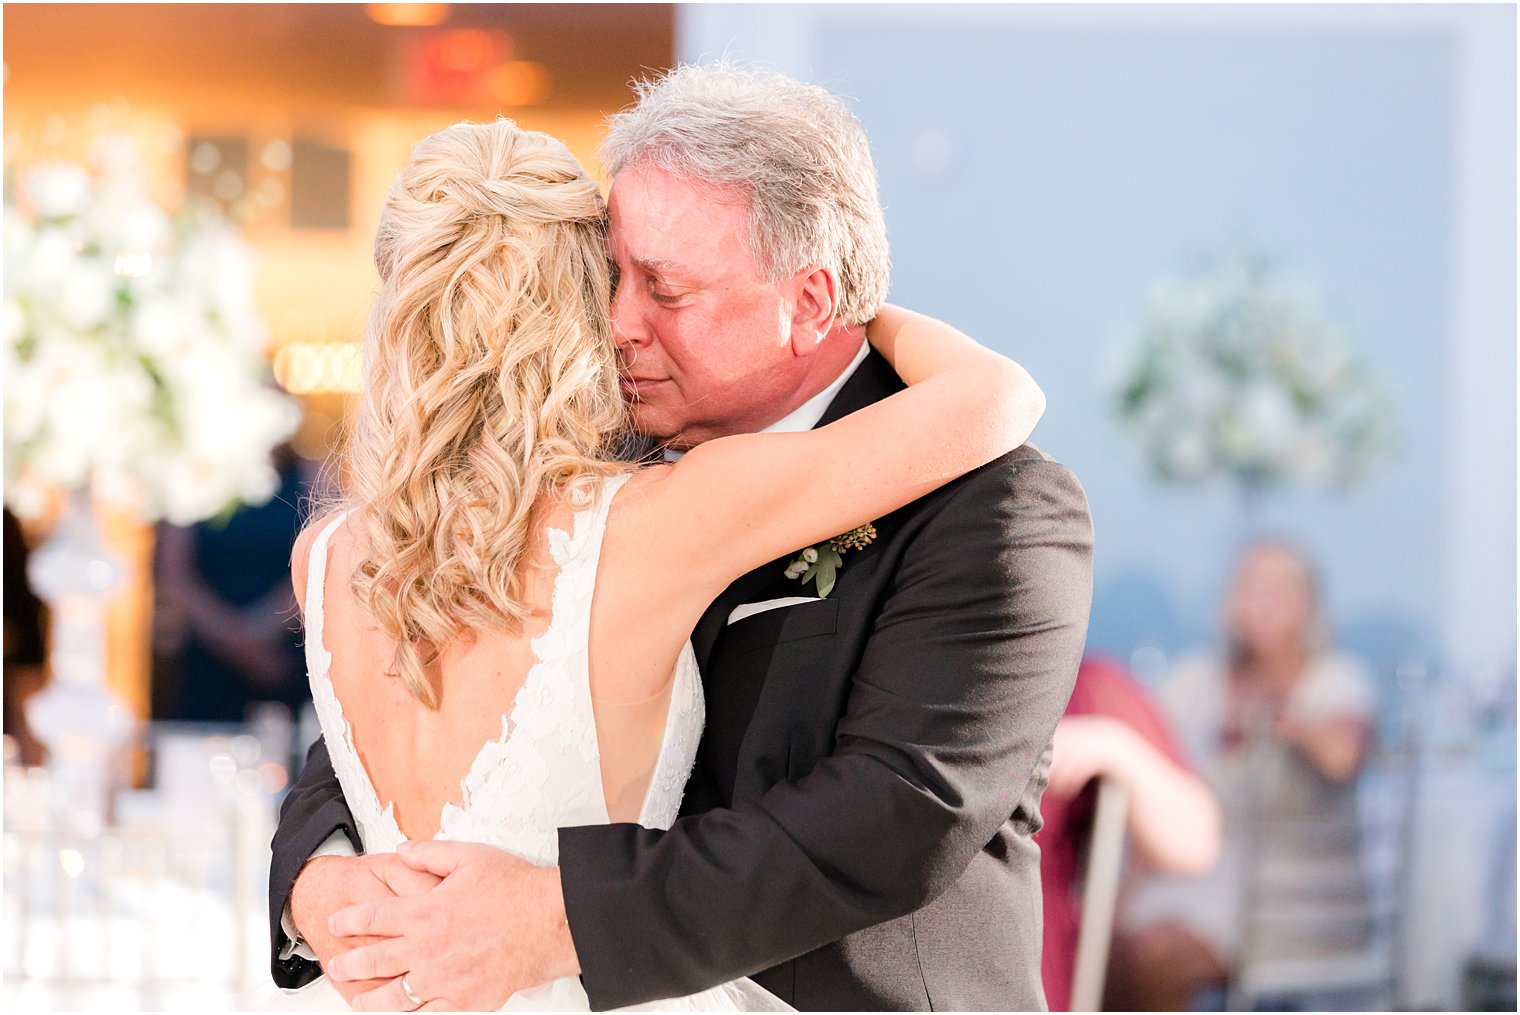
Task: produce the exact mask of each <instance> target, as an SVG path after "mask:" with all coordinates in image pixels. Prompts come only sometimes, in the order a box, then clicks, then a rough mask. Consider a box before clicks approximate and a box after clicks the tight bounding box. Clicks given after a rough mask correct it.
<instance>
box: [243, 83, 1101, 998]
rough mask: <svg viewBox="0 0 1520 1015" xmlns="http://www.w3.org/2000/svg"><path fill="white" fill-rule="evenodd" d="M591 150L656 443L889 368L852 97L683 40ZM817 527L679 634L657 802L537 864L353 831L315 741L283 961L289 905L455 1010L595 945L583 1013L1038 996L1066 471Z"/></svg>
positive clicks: (1009, 479) (294, 832)
mask: <svg viewBox="0 0 1520 1015" xmlns="http://www.w3.org/2000/svg"><path fill="white" fill-rule="evenodd" d="M603 157H604V159H605V161H606V164H607V167H608V168H609V170H610V171H611V172H612V173H613V174H614V180H613V186H612V191H611V195H610V197H609V233H608V245H609V250H610V254H611V257H612V259H613V262H614V263H615V265H616V267H617V272H618V287H617V291H616V294H615V296H614V301H613V315H614V322H615V325H616V332H617V341H618V344H619V348H620V350H621V352H622V354H623V359H624V363H625V376H624V379H623V384H624V390H625V392H626V394H627V395H628V397H629V400H630V403H631V406H632V411H633V418H634V423H635V426H636V428H637V429H638V430H639V431H640V432H641V433H643V434H644V435H646V436H647V437H649V438H650V439H652V440H653V441H655V442H657V443H659V444H660V445H662V446H663V447H664V448H665V449H666V454H667V455H679V454H681V453H682V452H684V451H685V450H687V449H689V448H692V447H694V446H696V445H697V444H700V443H702V442H703V441H707V440H711V439H713V438H715V437H720V436H724V435H726V434H733V433H743V432H755V431H797V430H803V429H808V428H811V427H814V426H818V425H822V424H827V423H829V422H831V421H832V420H834V419H837V418H839V417H841V416H843V415H845V414H847V413H850V412H853V411H855V410H857V409H860V408H862V407H864V406H866V405H869V404H870V403H872V402H875V401H877V400H879V399H881V398H884V397H886V396H887V395H889V394H891V393H892V392H893V391H896V390H898V389H900V388H901V386H902V385H901V382H900V381H899V380H898V378H897V377H896V376H895V375H894V374H893V373H892V371H891V369H890V368H889V367H888V366H887V365H886V362H885V361H884V360H883V359H882V358H881V357H880V356H879V355H878V354H876V353H874V352H872V351H871V350H870V347H869V346H868V345H867V343H866V341H865V324H866V323H867V322H868V321H869V320H870V319H871V318H872V316H873V315H874V314H875V312H876V308H877V307H878V306H879V305H880V304H881V303H882V302H883V300H884V299H885V296H886V289H887V281H888V272H889V259H888V248H887V242H886V230H885V226H884V224H883V217H882V211H881V205H880V200H879V198H878V195H877V185H876V172H875V168H874V166H873V165H872V162H871V155H870V149H869V146H868V144H867V141H866V138H865V133H864V131H863V130H862V129H861V126H860V124H859V122H858V121H857V120H856V119H855V118H854V116H853V115H851V113H850V112H849V110H848V109H847V108H846V107H845V106H844V104H843V103H841V102H840V101H839V100H838V99H837V98H835V97H834V96H832V95H830V94H829V93H828V92H827V91H825V90H824V89H822V88H818V87H816V86H812V85H807V84H802V83H799V82H796V81H793V80H791V79H789V78H786V77H783V76H781V75H776V74H769V73H763V72H759V71H753V70H747V69H741V68H737V67H734V66H732V65H728V64H716V65H707V66H695V67H692V66H688V67H681V68H678V69H677V70H675V71H673V72H671V73H670V74H668V75H666V76H665V77H663V78H661V79H660V80H657V81H655V82H653V83H646V84H643V85H641V86H640V88H639V101H638V103H637V105H635V106H634V107H633V108H632V109H631V110H629V111H627V112H624V113H620V114H618V115H617V116H615V117H613V119H612V122H611V125H610V130H609V134H608V137H607V139H606V142H605V144H604V146H603ZM778 287H780V288H782V290H783V291H784V292H785V293H786V294H787V299H789V300H795V301H808V300H814V301H818V302H819V303H820V305H822V304H823V302H824V301H827V305H830V306H833V307H834V308H836V311H835V315H834V323H833V325H832V327H831V328H829V330H827V331H826V332H824V333H822V334H819V335H816V336H810V337H807V338H798V337H797V336H796V335H794V334H793V333H792V332H791V331H790V330H789V329H788V327H787V326H786V324H785V322H783V321H781V320H777V319H775V315H774V314H772V313H770V312H769V311H767V310H766V307H770V306H774V305H775V300H774V299H761V298H759V297H760V296H762V295H770V296H774V293H775V291H776V290H777V289H778ZM838 479H839V482H840V483H842V484H844V483H849V482H850V463H849V462H848V461H842V462H840V463H839V471H838ZM802 549H803V548H799V552H801V550H802ZM811 549H812V550H813V551H814V552H815V553H817V552H819V550H828V551H831V557H830V559H831V561H837V562H838V566H837V567H835V568H832V569H830V571H829V573H828V574H827V575H825V574H824V573H822V572H817V573H816V574H815V576H814V580H813V581H812V582H811V583H809V584H807V585H802V584H799V580H798V579H799V576H798V570H797V569H796V568H794V567H791V566H790V564H791V561H792V559H793V557H794V556H796V555H789V556H788V557H786V558H782V559H780V560H777V561H775V562H774V563H773V564H771V565H768V566H766V567H762V568H759V569H757V570H756V571H754V572H752V573H750V574H749V575H746V576H745V577H743V578H740V579H739V580H738V581H737V582H735V583H734V584H733V585H732V586H730V587H729V589H728V590H727V591H726V592H724V594H723V595H721V596H720V597H719V598H718V599H717V600H716V601H715V602H714V603H713V604H712V606H711V608H709V609H708V611H707V612H706V614H705V615H704V616H703V617H702V619H701V621H700V622H699V623H698V625H697V628H696V630H695V631H694V632H693V635H692V642H693V646H694V648H695V651H696V655H697V659H698V661H699V663H700V665H701V669H702V674H703V684H704V687H705V692H706V697H707V726H706V730H705V733H704V737H703V742H702V747H701V750H700V753H699V756H698V760H697V764H696V769H695V770H694V772H693V773H692V776H691V779H690V781H689V783H688V784H687V788H686V793H685V797H684V801H683V804H682V808H681V815H682V816H681V817H680V819H679V820H678V821H677V822H676V823H675V825H674V826H672V827H671V828H670V829H668V830H663V831H662V830H655V829H646V828H641V827H639V826H637V825H601V826H588V827H579V828H564V829H561V830H560V832H559V867H558V868H557V869H556V870H553V871H549V872H546V871H544V870H542V869H538V868H532V867H530V866H529V865H528V864H526V863H525V862H524V861H522V860H520V859H518V858H516V857H513V856H511V855H509V854H507V853H504V852H502V851H499V850H496V849H493V848H492V847H489V846H484V845H478V844H466V843H450V842H436V841H435V842H427V843H415V844H412V845H411V846H410V847H409V848H408V849H405V850H403V851H402V852H401V853H400V854H398V855H396V856H376V857H370V856H357V857H354V856H352V854H353V852H354V848H358V847H362V843H360V842H359V841H358V835H357V832H356V831H355V829H354V825H353V820H352V817H351V816H349V815H348V813H347V809H346V808H345V807H344V805H343V801H342V793H341V790H340V789H339V788H338V786H337V783H336V780H335V779H334V777H333V775H332V769H331V765H330V763H329V762H328V759H327V757H326V754H325V751H324V749H323V747H322V745H321V744H320V743H319V744H318V745H316V746H315V747H314V748H313V749H312V754H311V757H310V758H309V759H308V763H307V766H306V769H305V770H304V771H303V772H302V775H301V778H300V780H299V782H298V783H297V785H296V786H295V788H294V789H293V790H292V792H291V794H290V796H289V798H288V799H287V801H286V804H285V806H284V808H283V809H282V813H281V823H280V828H279V831H278V833H277V835H276V838H275V843H274V848H275V856H274V864H273V870H272V875H271V891H270V902H271V916H272V922H273V935H274V943H275V947H276V955H275V959H274V974H275V979H276V982H278V983H280V984H281V985H282V986H293V985H296V984H299V983H301V982H304V981H306V980H309V979H311V978H312V977H313V976H315V975H316V974H317V971H318V969H317V965H316V963H315V962H314V961H313V960H312V959H311V958H310V957H307V958H303V957H302V954H303V950H300V949H298V948H297V945H298V942H296V941H294V940H292V939H293V938H294V937H295V936H296V932H299V935H300V936H301V937H304V938H305V939H306V940H307V941H308V942H309V944H310V947H311V948H312V949H314V953H313V952H304V954H305V955H307V956H311V955H312V954H314V955H315V956H316V957H317V958H318V959H320V960H323V961H324V962H325V964H326V965H327V967H328V972H329V973H330V974H331V976H332V977H333V978H334V979H335V981H339V987H340V990H342V991H343V992H344V994H345V996H346V997H349V998H350V999H351V1000H353V1001H354V1003H355V1005H356V1007H362V1008H366V1009H381V1008H384V1009H388V1010H395V1009H398V1008H399V1009H409V1008H415V1007H418V1005H417V1004H414V1003H412V1001H411V1000H409V999H408V997H407V996H406V994H405V993H404V992H403V990H402V988H401V986H400V982H399V981H400V978H399V977H397V978H395V979H391V978H390V977H392V976H395V973H394V968H395V966H396V961H397V958H398V956H400V957H402V958H404V962H403V963H402V965H404V966H405V968H407V969H408V970H409V972H408V974H407V975H408V977H409V978H410V982H411V983H412V984H413V985H417V984H422V983H427V984H429V985H430V986H432V987H433V988H435V989H434V990H433V991H431V992H430V996H433V997H440V996H446V997H448V998H449V999H450V1000H451V1001H452V1002H453V1003H455V1004H458V1005H461V1006H465V1007H469V1008H495V1007H498V1006H500V1005H501V1004H502V1002H503V1001H505V1000H506V999H507V998H508V997H509V996H510V995H511V994H512V993H513V992H514V991H517V990H520V989H523V988H526V987H529V986H533V985H535V984H537V983H541V982H545V981H548V980H551V979H553V978H555V977H559V976H564V975H569V974H575V973H579V975H580V977H581V980H582V983H583V984H584V986H585V988H586V992H587V995H588V997H589V999H590V1003H591V1005H592V1007H593V1008H596V1009H607V1008H614V1007H621V1006H626V1005H631V1004H637V1003H641V1002H648V1001H652V1000H656V999H660V998H671V997H679V996H684V995H689V994H693V993H696V992H697V991H700V990H703V989H705V988H707V987H711V986H713V985H715V984H719V983H723V982H726V981H729V980H733V979H735V978H737V977H741V976H746V975H751V976H753V977H754V979H755V980H756V981H758V982H759V983H760V984H761V985H762V986H764V987H765V988H766V989H767V990H769V991H771V992H772V993H773V994H775V995H777V996H778V997H780V998H781V999H782V1000H784V1001H786V1002H787V1003H789V1004H791V1005H794V1006H796V1007H797V1008H800V1009H804V1010H823V1009H842V1010H869V1009H934V1008H939V1009H1002V1010H1008V1009H1042V1008H1043V1007H1044V994H1043V991H1042V989H1041V986H1040V979H1039V977H1040V936H1041V913H1040V885H1039V861H1038V851H1037V849H1036V847H1035V845H1034V843H1033V840H1032V836H1033V833H1034V832H1035V831H1036V830H1037V829H1038V828H1039V825H1040V816H1039V802H1040V796H1041V793H1042V792H1043V789H1044V786H1045V782H1046V772H1047V769H1048V764H1049V746H1050V741H1051V735H1052V732H1053V730H1054V729H1055V725H1056V722H1057V720H1058V719H1059V718H1060V715H1061V712H1062V710H1063V708H1064V707H1065V705H1066V701H1067V698H1068V696H1069V694H1070V691H1071V687H1072V682H1073V680H1074V679H1075V674H1076V669H1077V663H1078V660H1079V657H1080V655H1081V650H1082V644H1083V640H1084V637H1085V633H1086V625H1087V613H1088V606H1089V601H1090V594H1091V552H1092V529H1091V523H1090V520H1089V516H1088V512H1087V504H1086V500H1085V498H1084V496H1083V493H1082V490H1081V487H1080V485H1079V484H1078V483H1077V481H1076V479H1075V478H1074V477H1073V476H1072V474H1071V473H1070V471H1068V470H1067V469H1066V468H1064V467H1063V466H1061V465H1059V464H1057V463H1056V462H1054V461H1053V460H1051V459H1050V458H1049V456H1047V455H1045V454H1044V453H1042V452H1041V451H1039V450H1037V449H1035V448H1033V447H1031V446H1027V445H1026V446H1025V447H1023V448H1020V449H1018V450H1017V451H1014V452H1012V453H1010V454H1009V455H1006V456H1005V457H1004V458H1002V459H1000V460H998V461H996V462H994V463H992V464H991V465H988V466H986V467H984V468H982V469H979V470H977V471H976V472H973V473H971V474H970V475H968V476H965V477H963V478H962V479H960V480H957V481H955V482H953V483H951V484H950V485H948V486H946V487H945V488H943V489H941V490H939V491H937V492H935V493H933V494H930V495H929V496H927V497H925V498H923V499H922V500H919V501H916V502H914V503H913V504H910V505H908V506H907V507H905V508H903V509H901V510H900V511H897V512H895V513H893V514H892V515H889V516H887V517H883V518H880V519H877V520H876V521H875V522H874V524H873V525H872V526H865V527H862V529H860V530H857V531H856V532H854V533H846V534H843V535H841V536H840V537H839V538H838V539H836V540H835V541H834V545H833V546H832V547H814V548H811ZM834 553H837V554H838V556H833V554H834ZM341 852H346V853H348V854H349V856H348V857H339V856H337V855H332V856H328V855H324V854H336V853H341ZM313 854H317V855H318V856H317V859H315V860H312V861H311V862H307V861H308V858H310V857H312V856H313ZM398 896H404V897H405V898H398ZM287 903H289V909H288V910H287ZM333 914H336V915H333ZM400 914H405V919H402V918H401V916H400ZM329 917H331V919H330V920H329ZM292 918H293V925H292ZM382 950H383V951H384V954H385V955H386V961H385V962H384V963H381V962H379V961H378V958H377V956H378V955H380V954H381V952H382ZM367 977H374V979H366V978H367ZM419 989H420V988H419Z"/></svg>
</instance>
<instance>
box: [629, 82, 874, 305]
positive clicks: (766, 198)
mask: <svg viewBox="0 0 1520 1015" xmlns="http://www.w3.org/2000/svg"><path fill="white" fill-rule="evenodd" d="M634 87H635V90H636V91H637V93H638V97H639V101H638V103H637V104H636V105H634V106H633V107H632V108H630V109H627V110H624V111H623V112H621V113H616V114H614V115H613V116H612V117H610V118H609V120H608V131H607V137H606V140H604V141H603V142H602V145H601V158H602V164H603V166H604V167H605V168H606V170H607V172H608V173H609V174H611V175H613V176H616V175H617V174H618V173H620V172H622V171H623V170H624V169H627V168H630V167H633V166H639V165H649V166H654V167H656V168H658V169H663V170H665V171H666V172H670V173H675V174H677V175H680V176H689V177H691V178H692V179H695V180H700V181H702V182H704V183H708V184H714V185H718V186H739V187H742V188H744V189H746V190H747V191H748V192H749V195H750V229H749V236H748V238H747V243H748V246H749V251H750V253H751V255H753V257H754V258H755V263H756V265H758V266H759V269H760V271H761V273H762V274H763V275H764V276H765V278H766V279H767V280H768V281H772V282H774V281H776V280H778V279H781V278H784V277H786V276H788V275H792V274H794V273H796V272H799V271H801V270H803V269H804V268H808V267H811V266H814V265H816V266H819V267H823V268H827V269H829V270H830V271H832V272H833V274H834V278H835V281H836V285H837V293H836V297H835V298H836V303H837V305H836V307H835V315H836V317H837V318H838V319H839V320H841V321H843V322H844V323H846V324H864V323H865V322H867V321H869V320H870V319H871V318H872V317H874V316H876V310H877V308H878V307H880V306H881V304H882V303H883V302H884V301H885V300H886V297H887V281H888V276H889V274H890V271H891V255H890V253H889V251H888V249H887V227H886V222H885V220H884V219H883V217H882V212H881V197H880V195H879V194H878V193H877V185H876V166H875V165H874V164H873V163H872V161H871V148H870V145H869V144H868V143H867V141H866V133H865V129H864V128H863V127H861V125H860V121H859V120H857V119H856V118H855V116H854V114H853V113H851V112H850V110H849V109H848V108H847V107H846V106H845V104H844V102H843V101H841V100H840V99H839V98H838V97H837V96H835V95H832V94H830V93H829V92H828V91H827V90H826V89H823V88H821V87H819V86H818V85H809V84H804V83H803V82H801V81H796V80H793V79H792V78H789V77H786V76H785V75H783V74H777V73H774V72H770V71H764V70H759V69H754V68H749V67H742V66H739V65H737V64H734V63H731V62H728V61H721V62H715V63H707V64H695V65H694V64H685V65H682V66H679V67H676V68H675V69H674V70H672V71H670V72H669V73H667V74H665V75H664V76H662V77H660V78H657V79H655V80H653V81H640V82H638V83H637V84H636V85H635V86H634Z"/></svg>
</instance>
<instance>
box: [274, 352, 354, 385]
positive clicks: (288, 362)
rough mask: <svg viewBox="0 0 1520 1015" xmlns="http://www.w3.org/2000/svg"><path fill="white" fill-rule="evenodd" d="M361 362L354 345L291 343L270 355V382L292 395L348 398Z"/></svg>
mask: <svg viewBox="0 0 1520 1015" xmlns="http://www.w3.org/2000/svg"><path fill="white" fill-rule="evenodd" d="M363 362H364V360H363V355H362V352H361V349H360V346H359V343H358V342H291V343H289V344H288V345H284V346H281V347H280V350H279V352H277V353H275V354H274V379H275V381H276V382H278V383H279V385H280V387H282V388H284V389H285V390H286V391H288V392H290V393H291V394H292V395H320V394H329V393H341V394H352V393H354V392H357V391H358V390H359V388H360V387H361V385H362V383H363V369H362V368H363Z"/></svg>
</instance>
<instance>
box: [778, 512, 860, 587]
mask: <svg viewBox="0 0 1520 1015" xmlns="http://www.w3.org/2000/svg"><path fill="white" fill-rule="evenodd" d="M875 538H876V526H874V525H872V524H871V523H870V522H866V523H865V524H864V525H862V526H860V527H859V528H854V529H851V530H850V531H849V532H846V533H844V534H843V535H839V536H835V537H834V538H833V539H830V540H829V541H828V542H826V543H819V544H818V545H817V546H810V547H808V548H807V549H806V550H803V551H802V552H801V553H799V554H797V556H795V557H793V558H792V562H791V563H790V564H788V565H787V566H786V576H787V577H788V578H792V579H801V581H802V584H804V585H806V584H807V583H808V582H812V583H813V587H814V588H816V589H817V590H818V598H819V599H823V598H824V597H826V596H827V595H828V594H829V593H830V592H832V591H834V578H835V576H836V575H838V573H839V569H840V568H841V567H844V554H845V551H846V550H862V549H864V548H866V547H867V546H870V545H871V540H873V539H875Z"/></svg>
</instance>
